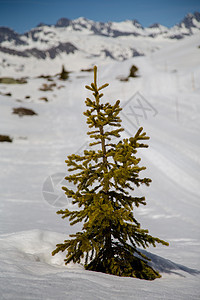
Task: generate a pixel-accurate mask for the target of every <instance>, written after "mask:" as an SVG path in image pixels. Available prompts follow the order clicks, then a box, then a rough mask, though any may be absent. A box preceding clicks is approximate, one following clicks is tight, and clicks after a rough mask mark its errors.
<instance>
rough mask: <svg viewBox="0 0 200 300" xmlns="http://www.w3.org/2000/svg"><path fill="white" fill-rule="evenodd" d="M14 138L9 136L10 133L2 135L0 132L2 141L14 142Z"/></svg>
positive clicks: (0, 140)
mask: <svg viewBox="0 0 200 300" xmlns="http://www.w3.org/2000/svg"><path fill="white" fill-rule="evenodd" d="M12 141H13V139H12V138H10V137H9V135H1V134H0V142H8V143H12Z"/></svg>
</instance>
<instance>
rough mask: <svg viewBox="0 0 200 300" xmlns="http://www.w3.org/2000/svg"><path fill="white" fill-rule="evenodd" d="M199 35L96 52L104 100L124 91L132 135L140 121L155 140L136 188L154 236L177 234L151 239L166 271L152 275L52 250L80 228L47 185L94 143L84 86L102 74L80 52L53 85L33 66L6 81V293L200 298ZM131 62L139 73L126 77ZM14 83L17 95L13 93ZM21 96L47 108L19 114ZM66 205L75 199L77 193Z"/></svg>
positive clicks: (157, 262) (0, 294) (142, 217)
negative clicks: (19, 81) (132, 53)
mask: <svg viewBox="0 0 200 300" xmlns="http://www.w3.org/2000/svg"><path fill="white" fill-rule="evenodd" d="M129 43H130V41H129ZM154 44H155V41H154ZM199 44H200V42H199V36H193V37H189V38H185V39H184V40H182V41H176V42H173V43H172V42H169V44H168V45H167V44H165V45H164V47H161V49H160V50H156V51H155V52H154V53H151V54H149V55H147V56H144V57H137V58H133V59H131V60H128V61H124V62H116V61H112V60H107V61H106V62H104V64H102V62H101V63H98V61H97V62H96V64H97V65H98V67H99V83H100V84H103V83H105V82H109V83H110V86H109V87H108V88H107V89H106V90H105V93H104V94H105V97H104V99H105V101H107V100H108V101H110V102H112V103H114V101H115V100H117V99H120V100H121V105H122V107H123V113H122V120H123V123H122V124H123V127H124V128H125V132H124V133H123V137H129V136H130V135H131V134H134V133H135V132H136V128H137V127H139V126H141V125H142V126H143V127H144V129H145V131H146V132H147V134H148V135H149V136H150V137H151V139H150V141H149V145H150V147H149V148H148V149H143V150H141V151H140V152H139V154H138V155H139V156H140V157H141V158H142V162H141V164H143V165H145V166H147V170H146V171H145V173H144V175H146V176H149V177H150V178H151V179H152V181H153V182H152V184H151V186H150V187H148V188H145V187H141V188H139V189H138V190H137V189H136V191H135V193H136V194H137V195H145V196H146V200H147V206H145V207H141V208H137V209H136V210H135V216H136V219H137V220H138V221H140V222H141V225H142V227H143V228H148V229H149V231H150V233H151V234H152V235H153V236H157V237H159V238H162V239H164V240H166V241H168V242H169V243H170V246H169V247H164V246H159V245H158V246H157V247H156V248H149V249H147V251H148V253H147V255H149V257H151V258H152V264H153V266H154V268H156V269H157V270H159V271H160V272H161V274H162V278H161V279H157V280H155V281H153V282H147V281H143V280H138V279H133V278H120V277H116V276H111V275H106V274H102V273H95V272H91V271H85V270H84V269H83V267H82V266H81V265H73V264H72V265H69V266H65V265H64V262H63V259H64V257H65V254H64V253H59V254H57V255H56V256H54V257H52V256H51V251H52V250H54V249H55V245H56V244H57V243H60V242H63V241H64V239H66V238H67V237H68V235H69V234H70V233H72V232H76V231H77V230H78V229H79V226H76V227H70V226H69V224H68V222H67V221H66V220H61V218H60V216H57V215H56V211H57V210H58V209H59V207H55V205H50V204H49V203H47V201H46V200H45V199H44V197H43V194H42V190H43V184H44V182H45V180H46V179H47V178H48V177H49V176H51V175H53V174H57V173H63V174H64V173H67V169H66V166H65V162H64V161H65V158H66V157H67V155H69V154H71V153H75V152H80V151H81V149H84V147H85V145H87V141H88V137H87V134H86V132H87V126H86V124H85V117H84V116H83V114H82V113H83V111H84V110H85V103H84V100H85V98H86V97H89V96H90V93H89V91H87V90H85V88H84V86H85V84H90V83H91V82H92V80H93V78H92V73H85V72H78V69H81V68H82V66H81V64H82V63H83V64H84V65H83V67H85V64H86V61H85V60H84V61H81V60H80V61H79V60H78V59H77V60H74V61H73V62H72V65H73V66H74V72H73V73H71V74H70V80H69V81H66V82H60V81H59V80H58V79H54V81H55V82H56V84H57V86H56V87H54V88H53V91H49V92H42V91H40V90H39V88H40V87H41V86H42V84H44V83H48V84H50V83H51V82H47V80H46V79H41V78H40V79H38V78H35V77H33V76H32V75H31V72H30V78H29V79H28V83H27V84H25V85H1V86H0V92H1V95H0V124H1V126H0V134H8V135H10V136H11V137H13V143H0V168H1V172H0V214H1V216H0V299H20V300H22V299H34V300H35V299H91V300H93V299H136V300H137V299H170V300H171V299H187V300H188V299H199V298H200V284H199V282H200V275H199V271H200V258H199V247H200V234H199V230H200V222H199V213H200V199H199V197H200V189H199V186H200V185H199V179H200V178H199V167H200V157H199V153H200V136H199V129H200V101H199V100H200V99H199V94H200V82H199V78H200V65H199V56H200V49H199V48H198V46H199ZM147 46H148V45H146V47H147ZM143 47H145V43H144V44H143ZM92 62H93V61H92ZM132 64H136V65H137V66H138V68H139V75H140V76H139V77H138V78H136V79H130V80H129V81H128V82H122V81H119V79H118V78H120V77H124V76H127V75H128V73H129V69H130V67H131V65H132ZM89 66H90V61H89V60H88V67H89ZM33 67H34V66H32V68H33ZM55 69H56V67H55ZM69 69H72V70H73V68H70V65H69ZM30 70H31V66H30ZM49 70H50V71H51V68H49ZM50 71H49V72H50ZM45 73H47V68H46V69H45ZM51 73H52V72H51ZM53 73H55V72H53ZM41 74H42V69H41ZM1 75H2V76H3V74H1ZM6 75H7V74H6ZM10 75H11V74H10ZM20 75H23V74H20ZM20 75H19V76H20ZM34 76H35V74H34ZM62 85H63V86H64V87H61V88H58V87H59V86H62ZM8 92H10V93H12V96H11V97H8V96H4V94H6V93H8ZM26 96H30V98H28V99H27V98H26ZM40 97H47V98H48V99H49V102H44V101H42V100H39V98H40ZM128 100H129V101H128ZM19 101H20V102H19ZM140 104H142V106H143V107H145V108H146V110H144V109H143V110H142V109H141V106H140ZM20 106H23V107H26V108H31V109H33V110H34V111H35V112H37V114H38V115H37V116H32V117H29V116H24V117H21V118H20V117H19V116H17V115H14V114H12V109H13V108H15V107H20ZM138 106H140V108H138ZM135 114H136V115H140V116H138V117H137V116H135ZM56 192H57V193H58V194H59V193H60V191H59V190H57V191H56ZM58 204H59V203H58ZM66 207H70V208H71V207H72V206H71V205H70V202H69V201H68V200H66Z"/></svg>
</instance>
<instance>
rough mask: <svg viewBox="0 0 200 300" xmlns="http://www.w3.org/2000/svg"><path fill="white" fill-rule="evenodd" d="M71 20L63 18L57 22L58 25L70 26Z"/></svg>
mask: <svg viewBox="0 0 200 300" xmlns="http://www.w3.org/2000/svg"><path fill="white" fill-rule="evenodd" d="M71 22H72V21H71V20H70V19H67V18H61V19H59V20H58V21H57V22H56V25H55V26H56V27H68V26H69V25H70V24H71Z"/></svg>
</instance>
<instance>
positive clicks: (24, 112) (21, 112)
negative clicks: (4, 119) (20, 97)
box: [13, 107, 37, 117]
mask: <svg viewBox="0 0 200 300" xmlns="http://www.w3.org/2000/svg"><path fill="white" fill-rule="evenodd" d="M13 114H16V115H19V116H20V117H23V116H33V115H37V113H36V112H34V111H33V110H32V109H28V108H25V107H17V108H13Z"/></svg>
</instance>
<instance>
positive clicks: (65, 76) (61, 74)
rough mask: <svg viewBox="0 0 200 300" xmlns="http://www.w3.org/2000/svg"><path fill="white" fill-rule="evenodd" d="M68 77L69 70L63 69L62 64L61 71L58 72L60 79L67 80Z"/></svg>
mask: <svg viewBox="0 0 200 300" xmlns="http://www.w3.org/2000/svg"><path fill="white" fill-rule="evenodd" d="M68 78H69V72H67V71H66V70H65V67H64V65H63V66H62V71H61V73H60V79H61V80H67V79H68Z"/></svg>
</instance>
